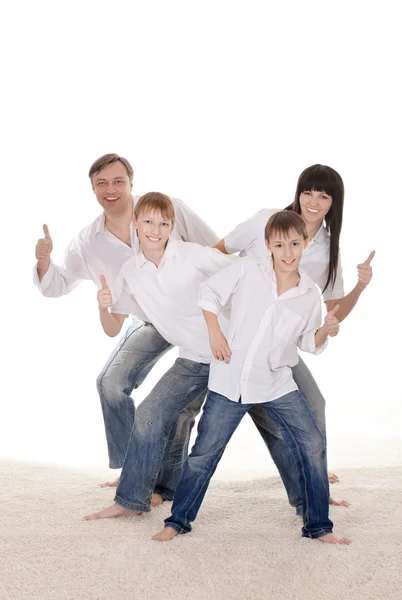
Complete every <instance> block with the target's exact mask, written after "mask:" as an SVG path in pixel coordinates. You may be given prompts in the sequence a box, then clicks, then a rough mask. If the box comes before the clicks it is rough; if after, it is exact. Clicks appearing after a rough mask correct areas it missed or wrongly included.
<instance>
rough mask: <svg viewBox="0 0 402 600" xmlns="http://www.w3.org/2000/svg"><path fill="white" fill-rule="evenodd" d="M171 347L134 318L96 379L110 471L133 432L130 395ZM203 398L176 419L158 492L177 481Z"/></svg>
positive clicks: (117, 465) (120, 459) (116, 465)
mask: <svg viewBox="0 0 402 600" xmlns="http://www.w3.org/2000/svg"><path fill="white" fill-rule="evenodd" d="M171 347H172V346H171V345H170V344H169V343H168V342H167V341H166V340H165V339H164V338H163V337H162V336H161V335H160V334H159V333H158V332H157V330H156V329H155V327H154V326H153V325H151V324H150V323H143V321H140V320H138V319H136V318H135V317H134V318H133V320H132V322H131V324H130V326H129V327H128V328H127V330H126V332H125V334H124V335H123V337H122V339H121V340H120V341H119V343H118V345H117V346H116V348H115V349H114V350H113V352H112V354H111V356H110V357H109V360H108V361H107V363H106V365H105V367H104V368H103V370H102V372H101V373H100V375H99V376H98V378H97V382H96V383H97V388H98V392H99V396H100V401H101V406H102V413H103V419H104V423H105V432H106V441H107V447H108V453H109V466H110V468H112V469H118V468H121V467H122V466H123V462H124V457H125V455H126V452H127V447H128V443H129V440H130V436H131V431H132V428H133V423H134V416H135V407H134V402H133V400H132V398H131V395H130V394H131V392H132V391H133V390H134V389H136V388H138V387H139V386H140V385H141V383H142V382H143V381H144V379H145V377H146V376H147V375H148V373H149V372H150V371H151V369H152V368H153V366H154V365H155V364H156V363H157V362H158V360H159V359H160V358H161V357H162V356H163V355H164V354H166V352H167V351H168V350H169V349H170V348H171ZM204 398H205V392H204V394H203V396H202V398H199V399H196V400H195V402H194V403H192V404H190V406H188V407H187V408H186V409H185V410H184V411H183V412H182V413H181V414H180V415H179V417H178V419H177V421H176V422H175V423H174V424H173V427H172V429H171V432H170V435H169V439H168V442H167V445H166V454H165V456H164V458H163V460H162V466H161V470H160V472H159V474H158V478H157V485H158V486H159V488H160V489H162V490H163V489H167V490H170V492H169V493H171V490H174V489H175V488H176V485H177V483H178V481H179V479H180V474H181V470H182V467H183V464H184V462H185V461H186V458H187V453H188V443H189V439H190V433H191V429H192V427H193V425H194V420H195V417H196V415H197V414H198V412H199V410H200V407H201V404H202V401H203V400H204Z"/></svg>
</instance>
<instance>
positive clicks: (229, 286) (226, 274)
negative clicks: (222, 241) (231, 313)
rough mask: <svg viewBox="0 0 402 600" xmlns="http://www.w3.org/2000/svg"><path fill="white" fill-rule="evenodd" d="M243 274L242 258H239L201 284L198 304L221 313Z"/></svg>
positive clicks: (210, 310)
mask: <svg viewBox="0 0 402 600" xmlns="http://www.w3.org/2000/svg"><path fill="white" fill-rule="evenodd" d="M242 276H243V268H242V265H241V259H238V260H236V261H235V262H233V263H232V264H231V265H229V266H227V267H226V268H225V269H223V270H222V271H220V272H219V273H215V275H212V277H210V278H209V279H207V281H204V283H202V284H201V286H200V299H199V301H198V302H197V305H198V306H199V307H200V308H202V309H203V310H207V311H209V312H212V313H214V314H215V315H219V314H220V313H221V311H222V309H223V307H224V306H225V305H226V304H227V303H228V302H229V300H230V297H231V296H232V294H233V293H234V292H235V290H236V287H237V285H238V283H239V281H240V280H241V278H242Z"/></svg>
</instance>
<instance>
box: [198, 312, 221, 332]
mask: <svg viewBox="0 0 402 600" xmlns="http://www.w3.org/2000/svg"><path fill="white" fill-rule="evenodd" d="M202 313H203V315H204V319H205V321H206V324H207V327H208V333H209V337H211V335H212V334H214V333H221V327H220V325H219V321H218V317H217V315H215V314H214V313H212V312H210V311H209V310H203V311H202Z"/></svg>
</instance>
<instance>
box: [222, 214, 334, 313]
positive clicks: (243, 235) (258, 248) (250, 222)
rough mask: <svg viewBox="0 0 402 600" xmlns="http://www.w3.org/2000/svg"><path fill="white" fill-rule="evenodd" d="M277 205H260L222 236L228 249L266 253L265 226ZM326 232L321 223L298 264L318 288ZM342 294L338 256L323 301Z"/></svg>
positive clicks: (324, 267) (324, 270)
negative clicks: (256, 210)
mask: <svg viewBox="0 0 402 600" xmlns="http://www.w3.org/2000/svg"><path fill="white" fill-rule="evenodd" d="M279 210H281V209H279V208H273V209H272V208H263V209H262V210H260V211H259V212H258V213H257V214H255V215H254V216H253V217H251V218H250V219H247V220H246V221H243V223H240V224H239V225H238V226H237V227H235V228H234V229H233V231H231V232H230V233H229V234H228V235H226V236H225V237H224V242H225V248H226V250H227V251H228V252H239V253H240V256H253V257H256V258H258V257H262V256H266V255H267V253H268V254H270V252H269V250H268V249H267V247H266V245H265V234H264V231H265V225H266V224H267V221H268V219H269V218H270V217H271V216H272V215H274V214H275V213H277V212H278V211H279ZM329 246H330V235H329V233H328V232H327V231H326V229H325V227H324V226H323V225H321V227H320V229H319V230H318V231H317V233H316V235H315V236H314V238H313V239H312V240H310V241H309V243H308V245H307V248H305V249H304V250H303V257H302V259H301V261H300V267H301V268H302V269H303V270H304V271H305V272H306V273H307V275H308V276H309V277H311V279H312V280H313V281H314V283H316V284H317V285H318V287H319V288H320V290H321V291H322V290H323V289H324V287H325V284H326V282H327V278H328V265H329ZM344 295H345V291H344V287H343V277H342V265H341V259H340V258H339V260H338V270H337V274H336V279H335V282H334V286H333V287H332V284H331V283H330V284H329V285H328V287H327V289H326V290H325V292H324V294H323V298H324V302H326V301H327V300H338V299H340V298H343V297H344Z"/></svg>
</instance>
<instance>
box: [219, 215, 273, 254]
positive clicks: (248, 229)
mask: <svg viewBox="0 0 402 600" xmlns="http://www.w3.org/2000/svg"><path fill="white" fill-rule="evenodd" d="M278 210H279V209H278V208H274V209H267V208H263V209H262V210H259V211H258V213H256V214H255V215H253V216H252V217H250V218H249V219H247V220H246V221H243V222H242V223H239V225H237V226H236V227H235V228H234V229H233V230H232V231H231V232H230V233H228V234H227V235H225V237H224V238H223V240H224V243H225V248H226V250H227V252H229V253H230V254H232V253H233V252H243V250H246V249H247V248H248V247H249V246H250V245H251V244H252V243H253V242H254V241H255V240H256V239H257V238H259V237H263V236H264V229H265V225H266V224H267V221H268V219H269V217H270V216H271V215H273V214H275V213H276V212H278Z"/></svg>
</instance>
